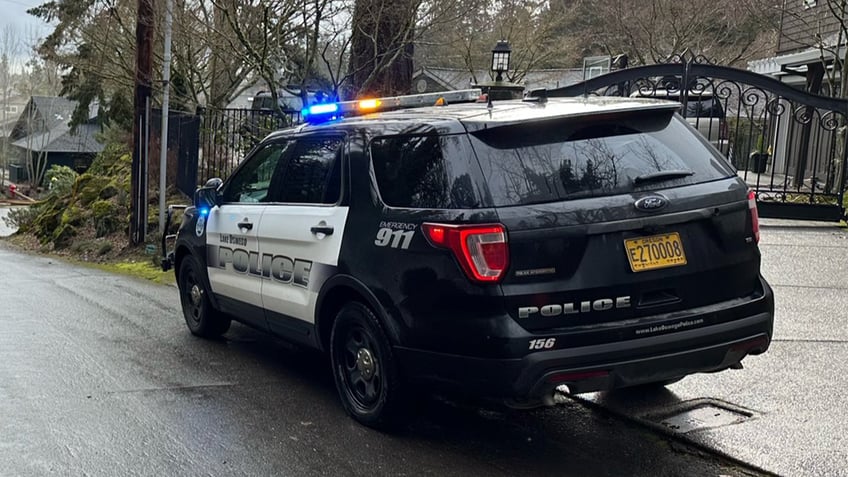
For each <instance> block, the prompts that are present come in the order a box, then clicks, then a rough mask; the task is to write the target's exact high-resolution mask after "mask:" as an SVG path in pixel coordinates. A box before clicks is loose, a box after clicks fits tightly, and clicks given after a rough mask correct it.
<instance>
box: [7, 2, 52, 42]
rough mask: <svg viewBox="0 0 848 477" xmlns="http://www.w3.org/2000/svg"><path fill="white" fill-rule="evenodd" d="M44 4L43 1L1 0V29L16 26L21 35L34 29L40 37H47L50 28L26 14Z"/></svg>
mask: <svg viewBox="0 0 848 477" xmlns="http://www.w3.org/2000/svg"><path fill="white" fill-rule="evenodd" d="M45 1H46V0H45ZM42 3H44V1H42V0H0V27H7V26H14V27H15V29H17V30H18V31H19V32H20V34H21V35H23V32H25V31H31V30H33V29H34V30H35V31H36V32H37V34H38V35H39V36H42V37H43V36H45V35H47V34H48V33H50V31H51V28H50V26H49V25H48V24H46V23H44V22H43V21H41V20H40V19H38V18H35V17H33V16H32V15H28V14H27V12H26V11H27V10H28V9H30V8H32V7H35V6H38V5H40V4H42Z"/></svg>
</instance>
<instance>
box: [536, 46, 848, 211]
mask: <svg viewBox="0 0 848 477" xmlns="http://www.w3.org/2000/svg"><path fill="white" fill-rule="evenodd" d="M671 61H672V63H668V64H656V65H649V66H640V67H635V68H627V69H621V70H617V71H613V72H611V73H608V74H605V75H603V76H598V77H595V78H592V79H589V80H587V81H584V82H582V83H579V84H576V85H572V86H567V87H563V88H557V89H550V90H546V91H536V92H531V93H530V94H534V95H539V94H545V95H547V96H549V97H570V96H585V95H600V96H647V97H659V98H666V99H672V100H676V101H679V102H680V103H682V108H681V114H682V115H683V116H684V117H686V118H687V121H688V122H689V123H690V124H692V125H693V126H695V127H696V128H697V129H698V130H699V131H701V133H702V134H704V136H706V137H707V139H709V140H710V142H711V143H713V145H715V146H716V147H717V148H718V149H719V150H720V151H721V152H722V153H723V154H724V155H725V156H726V157H727V158H728V159H729V160H730V161H731V162H732V163H733V165H734V166H735V167H736V168H737V170H738V173H739V176H740V177H742V178H743V179H744V180H745V181H746V182H747V183H748V184H749V185H750V187H751V188H752V189H753V190H754V191H755V192H756V195H757V202H758V208H759V211H760V215H761V216H763V217H780V218H793V219H812V220H840V219H842V218H844V217H845V207H844V203H843V199H844V193H845V167H844V164H845V160H846V157H848V155H846V154H848V148H846V147H845V144H846V141H845V138H846V129H848V125H846V119H848V117H847V116H846V115H848V100H845V99H839V98H830V97H825V96H818V95H813V94H809V93H806V92H804V91H801V90H798V89H795V88H793V87H791V86H789V85H787V84H784V83H781V82H780V81H777V80H775V79H773V78H770V77H768V76H764V75H760V74H756V73H752V72H750V71H745V70H739V69H735V68H729V67H725V66H718V65H713V64H710V63H709V62H708V61H706V59H705V58H703V57H696V56H693V55H691V54H689V53H684V54H681V55H677V56H675V57H674V58H672V59H671Z"/></svg>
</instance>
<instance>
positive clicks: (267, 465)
mask: <svg viewBox="0 0 848 477" xmlns="http://www.w3.org/2000/svg"><path fill="white" fill-rule="evenodd" d="M0 264H2V267H0V270H2V273H0V476H42V475H104V476H114V475H121V476H124V475H156V476H165V475H191V476H195V475H198V476H199V475H216V476H217V475H293V476H294V475H296V476H301V475H334V476H335V475H345V476H348V475H350V476H355V475H363V476H364V475H368V476H371V475H416V476H417V475H438V476H453V475H456V476H476V475H480V476H501V475H503V476H507V475H509V476H522V475H528V476H529V475H534V476H541V475H559V476H571V475H575V476H576V475H598V476H624V475H632V476H662V475H669V476H682V475H714V476H717V475H758V474H757V472H755V471H753V470H750V469H746V468H745V467H744V466H741V465H738V464H734V463H732V462H728V461H726V460H720V459H718V458H716V457H714V456H711V455H709V454H705V453H702V452H700V451H699V450H697V449H695V448H693V447H689V446H687V445H684V444H682V443H680V442H676V441H673V440H668V439H667V438H666V437H662V436H661V435H659V434H654V433H652V432H651V431H649V430H647V429H646V428H645V427H642V426H640V425H637V424H632V423H629V422H627V421H625V420H621V419H620V418H614V417H611V416H610V415H607V414H604V413H603V412H602V411H593V410H591V409H589V408H586V407H584V406H583V405H581V404H578V403H576V402H572V403H569V404H567V405H563V406H560V407H557V408H549V409H542V410H536V411H532V412H504V411H498V410H481V409H480V408H478V407H475V406H469V405H459V404H456V403H450V402H447V401H444V400H438V399H421V400H419V401H418V402H417V404H416V406H417V409H416V412H415V413H414V416H413V417H411V420H410V423H409V424H408V425H407V426H405V427H404V428H403V429H402V430H401V431H400V432H398V433H395V434H383V433H379V432H376V431H373V430H370V429H367V428H365V427H362V426H360V425H358V424H356V423H354V422H353V421H352V420H350V419H349V418H347V417H346V416H345V415H344V413H343V411H342V409H341V406H340V404H339V403H338V402H337V397H336V394H335V389H334V387H333V383H332V377H331V375H330V373H329V369H328V366H327V363H326V361H325V360H324V359H323V358H322V357H321V356H320V355H317V354H314V353H312V352H309V351H304V350H298V349H296V348H293V347H291V346H288V345H287V344H285V343H283V342H281V341H278V340H274V339H271V338H269V337H267V336H265V335H263V334H261V333H259V332H256V331H253V330H251V329H249V328H246V327H244V326H241V325H238V324H234V325H233V328H232V329H231V330H230V332H228V333H227V335H226V339H224V340H221V341H204V340H201V339H197V338H194V337H193V336H191V335H190V334H189V333H188V331H187V330H186V328H185V325H184V323H183V322H182V317H181V314H180V311H179V308H178V306H179V305H178V296H177V290H176V288H174V287H171V286H159V285H154V284H150V283H147V282H142V281H138V280H135V279H132V278H127V277H121V276H115V275H111V274H107V273H105V272H101V271H98V270H93V269H89V268H84V267H77V266H72V265H68V264H65V263H62V262H59V261H56V260H54V259H50V258H46V257H43V256H35V255H26V254H21V253H18V252H13V251H11V250H9V249H7V248H6V247H5V245H4V244H2V243H0Z"/></svg>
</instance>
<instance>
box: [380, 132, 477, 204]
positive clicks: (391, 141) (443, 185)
mask: <svg viewBox="0 0 848 477" xmlns="http://www.w3.org/2000/svg"><path fill="white" fill-rule="evenodd" d="M473 161H474V153H473V151H472V150H471V148H470V144H469V142H468V137H467V136H466V135H465V134H459V135H445V136H440V135H438V134H436V133H435V132H434V133H432V134H428V135H415V136H388V137H381V138H377V139H374V140H373V141H372V142H371V162H372V164H373V167H374V175H375V176H376V178H377V187H378V188H379V190H380V196H381V197H382V199H383V202H384V203H386V205H390V206H392V207H410V208H419V209H470V208H475V207H478V206H479V204H480V200H479V197H480V193H479V191H478V190H477V187H476V186H475V184H474V183H473V182H474V181H473V180H472V176H474V174H472V173H471V168H472V167H476V165H475V164H474V162H473ZM477 175H479V172H478V174H477Z"/></svg>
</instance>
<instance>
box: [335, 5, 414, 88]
mask: <svg viewBox="0 0 848 477" xmlns="http://www.w3.org/2000/svg"><path fill="white" fill-rule="evenodd" d="M417 7H418V1H416V0H396V1H392V0H357V1H356V7H355V9H354V13H353V25H354V29H353V39H352V46H351V56H350V73H351V84H350V87H349V88H348V91H349V96H351V97H358V96H393V95H398V94H407V93H409V90H410V88H411V85H412V56H413V44H412V38H413V33H414V25H415V14H416V11H417Z"/></svg>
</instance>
